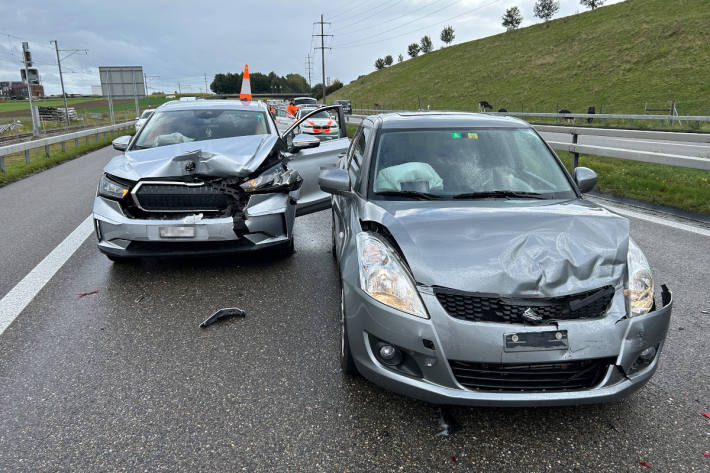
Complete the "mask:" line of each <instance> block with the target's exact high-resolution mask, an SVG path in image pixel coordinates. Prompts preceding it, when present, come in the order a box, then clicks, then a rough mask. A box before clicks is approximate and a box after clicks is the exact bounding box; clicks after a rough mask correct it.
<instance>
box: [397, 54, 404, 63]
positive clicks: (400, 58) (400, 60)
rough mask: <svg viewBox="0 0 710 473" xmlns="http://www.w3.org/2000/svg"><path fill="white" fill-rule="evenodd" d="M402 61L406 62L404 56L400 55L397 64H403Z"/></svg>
mask: <svg viewBox="0 0 710 473" xmlns="http://www.w3.org/2000/svg"><path fill="white" fill-rule="evenodd" d="M402 61H404V56H402V55H401V54H400V55H399V56H397V62H402Z"/></svg>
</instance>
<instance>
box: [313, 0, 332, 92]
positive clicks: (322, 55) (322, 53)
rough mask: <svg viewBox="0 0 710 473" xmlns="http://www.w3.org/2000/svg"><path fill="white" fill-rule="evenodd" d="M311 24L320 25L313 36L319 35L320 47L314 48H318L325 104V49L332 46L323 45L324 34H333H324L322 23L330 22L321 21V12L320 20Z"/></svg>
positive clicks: (327, 23)
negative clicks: (318, 31)
mask: <svg viewBox="0 0 710 473" xmlns="http://www.w3.org/2000/svg"><path fill="white" fill-rule="evenodd" d="M313 24H314V25H320V34H314V35H313V36H320V48H318V47H316V48H315V49H320V65H321V72H322V73H323V105H325V104H326V94H325V89H326V88H327V87H326V85H325V50H326V49H332V48H326V47H325V37H326V36H333V35H332V34H325V33H324V32H323V25H329V24H330V22H325V21H323V14H322V13H321V15H320V21H316V22H315V23H313Z"/></svg>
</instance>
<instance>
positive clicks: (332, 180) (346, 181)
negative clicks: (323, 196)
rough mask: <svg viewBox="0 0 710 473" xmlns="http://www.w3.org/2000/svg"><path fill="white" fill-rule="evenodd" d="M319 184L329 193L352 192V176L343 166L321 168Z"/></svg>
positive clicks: (342, 193) (341, 193)
mask: <svg viewBox="0 0 710 473" xmlns="http://www.w3.org/2000/svg"><path fill="white" fill-rule="evenodd" d="M318 185H319V186H320V189H321V190H322V191H323V192H327V193H328V194H339V195H344V194H348V193H350V176H349V175H348V172H347V171H346V170H345V169H342V168H325V169H321V172H320V176H318Z"/></svg>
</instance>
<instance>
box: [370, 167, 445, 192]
mask: <svg viewBox="0 0 710 473" xmlns="http://www.w3.org/2000/svg"><path fill="white" fill-rule="evenodd" d="M421 181H423V182H426V183H427V184H428V186H429V189H430V190H442V189H443V188H444V181H443V180H442V179H441V177H440V176H439V174H437V173H436V171H435V170H434V168H432V167H431V166H430V165H429V164H427V163H418V162H412V163H404V164H399V165H397V166H390V167H388V168H385V169H382V170H381V171H380V172H378V173H377V177H376V178H375V185H374V191H375V192H385V191H400V190H402V183H403V182H421Z"/></svg>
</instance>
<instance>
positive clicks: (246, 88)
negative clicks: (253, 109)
mask: <svg viewBox="0 0 710 473" xmlns="http://www.w3.org/2000/svg"><path fill="white" fill-rule="evenodd" d="M239 100H251V83H250V82H249V64H245V65H244V76H243V77H242V91H241V92H240V93H239Z"/></svg>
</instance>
